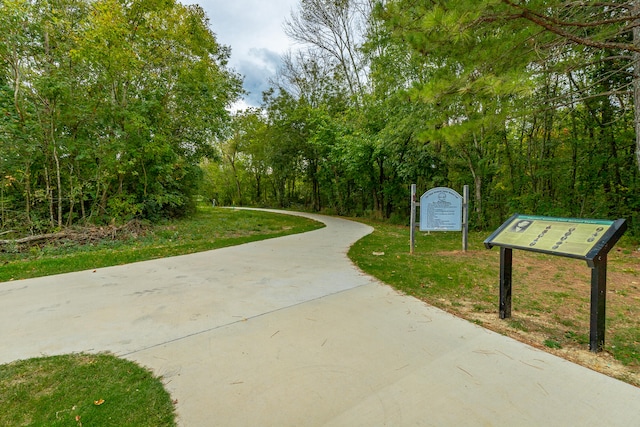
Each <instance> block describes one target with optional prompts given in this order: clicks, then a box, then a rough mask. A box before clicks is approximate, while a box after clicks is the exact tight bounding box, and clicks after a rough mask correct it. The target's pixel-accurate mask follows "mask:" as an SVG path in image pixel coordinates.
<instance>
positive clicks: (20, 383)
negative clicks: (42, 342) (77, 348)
mask: <svg viewBox="0 0 640 427" xmlns="http://www.w3.org/2000/svg"><path fill="white" fill-rule="evenodd" d="M0 408H1V409H0V425H2V426H47V427H56V426H60V427H63V426H76V427H80V426H83V425H85V426H101V427H106V426H114V427H115V426H119V427H124V426H131V427H134V426H135V427H145V426H148V427H164V426H174V425H175V411H174V405H173V403H172V401H171V397H170V396H169V393H167V391H166V390H165V389H164V387H163V385H162V382H161V381H160V379H158V378H156V377H154V376H153V375H152V374H151V372H150V371H148V370H146V369H144V368H142V367H140V366H138V365H136V364H135V363H133V362H130V361H127V360H123V359H119V358H117V357H115V356H112V355H108V354H96V355H89V354H74V355H64V356H53V357H42V358H36V359H29V360H22V361H17V362H13V363H10V364H7V365H2V366H0Z"/></svg>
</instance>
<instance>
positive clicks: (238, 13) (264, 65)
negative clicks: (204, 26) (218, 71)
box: [183, 0, 299, 106]
mask: <svg viewBox="0 0 640 427" xmlns="http://www.w3.org/2000/svg"><path fill="white" fill-rule="evenodd" d="M298 1H299V0H231V1H230V0H200V1H197V0H183V3H184V4H199V5H200V6H201V7H202V8H203V9H204V11H205V12H206V14H207V16H208V18H209V20H210V24H211V29H212V31H213V32H214V33H215V34H216V36H217V38H218V42H219V43H221V44H223V45H227V46H230V47H231V58H230V60H229V66H230V67H231V68H233V69H235V70H236V71H237V72H238V73H239V74H241V75H243V76H244V77H245V85H244V87H245V90H246V91H247V92H250V94H249V95H248V96H247V97H246V98H245V102H246V103H247V104H249V105H253V106H257V105H259V104H260V101H261V99H262V91H264V90H266V89H267V88H268V87H269V79H270V78H272V77H274V76H275V72H276V70H277V68H278V66H279V64H280V56H281V55H282V54H284V53H285V52H286V51H287V50H288V49H289V48H291V46H292V42H291V41H290V40H289V39H288V38H287V36H286V35H285V34H284V30H283V24H284V21H285V19H287V18H289V16H290V15H291V11H292V10H294V9H295V8H296V7H297V4H298Z"/></svg>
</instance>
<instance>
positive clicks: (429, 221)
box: [420, 187, 462, 231]
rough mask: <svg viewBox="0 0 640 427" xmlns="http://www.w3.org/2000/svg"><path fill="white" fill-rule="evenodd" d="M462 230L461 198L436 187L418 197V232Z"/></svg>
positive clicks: (456, 193) (450, 191)
mask: <svg viewBox="0 0 640 427" xmlns="http://www.w3.org/2000/svg"><path fill="white" fill-rule="evenodd" d="M460 230H462V196H461V195H460V194H458V192H457V191H455V190H452V189H451V188H446V187H436V188H432V189H431V190H429V191H427V192H426V193H424V194H423V195H422V197H420V231H460Z"/></svg>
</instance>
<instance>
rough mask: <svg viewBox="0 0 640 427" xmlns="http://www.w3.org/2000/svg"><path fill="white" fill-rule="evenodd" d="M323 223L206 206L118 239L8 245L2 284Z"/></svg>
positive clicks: (0, 260) (1, 258)
mask: <svg viewBox="0 0 640 427" xmlns="http://www.w3.org/2000/svg"><path fill="white" fill-rule="evenodd" d="M323 226H324V225H323V224H321V223H318V222H316V221H312V220H310V219H307V218H302V217H298V216H292V215H282V214H276V213H269V212H261V211H252V210H241V209H224V208H212V207H208V206H202V207H201V208H199V209H198V212H197V214H196V215H195V216H194V217H192V218H188V219H184V220H179V221H171V222H166V223H162V224H154V225H152V226H149V227H146V228H145V229H144V232H143V233H140V234H137V233H133V234H129V235H127V236H125V237H122V238H118V239H113V240H103V241H101V242H99V243H94V244H79V243H77V242H74V241H72V240H68V241H62V242H57V243H56V244H47V245H42V246H32V247H30V248H27V249H25V248H19V247H8V248H4V249H5V252H0V266H1V268H0V282H6V281H9V280H19V279H26V278H30V277H41V276H47V275H51V274H59V273H68V272H72V271H82V270H90V269H94V268H101V267H108V266H112V265H121V264H127V263H131V262H136V261H144V260H148V259H155V258H164V257H169V256H175V255H182V254H189V253H194V252H201V251H206V250H211V249H217V248H221V247H226V246H233V245H239V244H243V243H247V242H253V241H257V240H263V239H269V238H273V237H280V236H285V235H288V234H296V233H302V232H305V231H310V230H314V229H317V228H321V227H323ZM0 286H1V284H0Z"/></svg>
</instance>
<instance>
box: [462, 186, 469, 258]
mask: <svg viewBox="0 0 640 427" xmlns="http://www.w3.org/2000/svg"><path fill="white" fill-rule="evenodd" d="M468 247H469V186H468V185H465V186H464V187H463V189H462V251H463V252H467V248H468Z"/></svg>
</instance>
